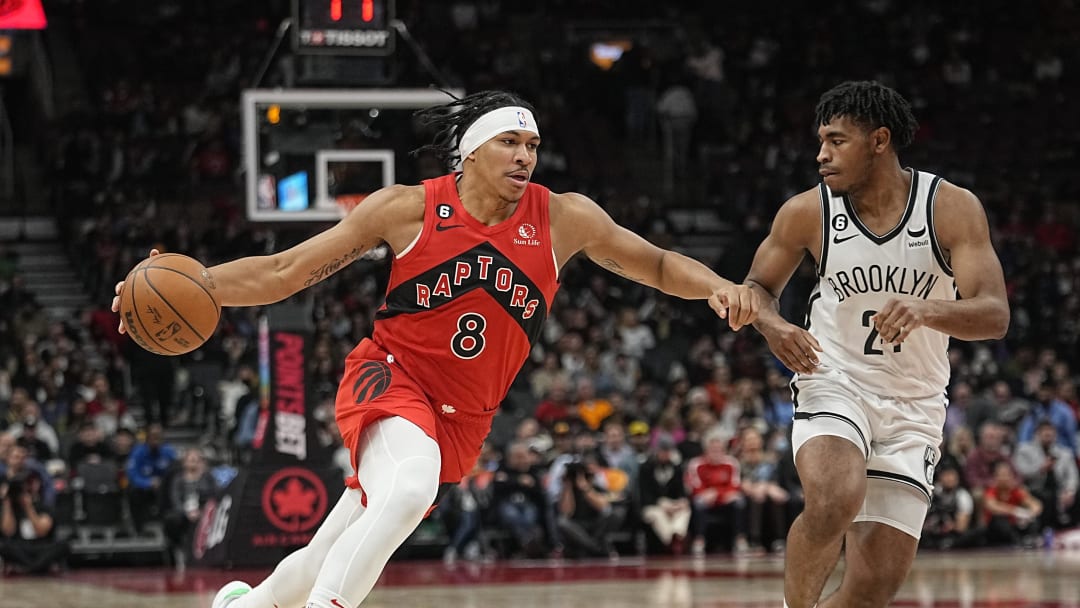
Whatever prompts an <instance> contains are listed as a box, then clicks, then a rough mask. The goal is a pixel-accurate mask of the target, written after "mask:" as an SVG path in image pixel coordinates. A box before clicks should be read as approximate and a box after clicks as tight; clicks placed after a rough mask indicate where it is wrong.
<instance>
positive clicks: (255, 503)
mask: <svg viewBox="0 0 1080 608" xmlns="http://www.w3.org/2000/svg"><path fill="white" fill-rule="evenodd" d="M343 489H344V484H343V483H342V475H341V471H339V470H337V469H335V468H331V467H324V468H320V469H316V468H309V467H306V466H287V467H280V468H279V467H274V468H271V467H253V468H250V469H248V470H245V471H242V472H241V473H240V474H239V475H237V477H236V478H235V479H233V481H232V483H230V484H229V485H228V486H227V487H226V488H225V489H224V490H223V491H222V492H221V493H220V494H219V495H218V496H217V497H216V498H214V499H212V500H211V501H209V502H208V503H207V505H206V507H205V508H204V509H203V513H202V517H201V518H200V519H199V522H198V525H197V526H196V528H195V534H194V535H193V538H192V546H191V556H192V558H193V559H194V560H195V563H197V564H200V565H204V566H229V567H231V566H268V565H273V564H275V563H277V562H278V561H280V560H281V558H282V557H284V556H286V555H288V554H289V553H291V552H292V551H294V550H296V549H298V548H300V547H302V546H304V545H306V544H307V543H308V542H310V541H311V537H312V536H314V535H315V531H316V530H318V529H319V526H320V525H321V524H322V522H323V520H325V519H326V515H327V514H328V513H329V512H330V509H331V508H332V507H333V506H334V503H335V502H337V499H338V498H339V497H340V495H341V493H342V491H343Z"/></svg>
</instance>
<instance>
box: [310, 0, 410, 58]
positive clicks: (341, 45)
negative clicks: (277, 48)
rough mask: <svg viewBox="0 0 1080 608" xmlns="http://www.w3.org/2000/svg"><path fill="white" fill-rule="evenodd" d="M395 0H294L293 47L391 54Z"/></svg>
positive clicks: (338, 51) (321, 52)
mask: <svg viewBox="0 0 1080 608" xmlns="http://www.w3.org/2000/svg"><path fill="white" fill-rule="evenodd" d="M393 19H394V0H293V25H294V27H293V50H295V51H296V52H297V53H320V54H327V55H381V56H385V55H391V54H393V52H394V29H393V27H391V22H392V21H393Z"/></svg>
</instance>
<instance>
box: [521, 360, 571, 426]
mask: <svg viewBox="0 0 1080 608" xmlns="http://www.w3.org/2000/svg"><path fill="white" fill-rule="evenodd" d="M556 382H562V387H563V390H564V391H565V390H566V389H567V388H568V387H569V386H570V378H569V377H568V376H567V375H566V372H565V371H563V369H562V367H561V366H560V365H559V355H558V353H556V352H555V351H548V352H547V353H545V354H544V362H543V363H542V364H541V365H540V367H539V368H537V369H536V370H534V371H533V372H532V373H531V374H529V385H530V387H531V388H532V394H533V397H535V398H537V399H544V398H548V397H549V396H550V395H551V391H552V388H553V387H554V386H555V384H556ZM541 422H542V421H541Z"/></svg>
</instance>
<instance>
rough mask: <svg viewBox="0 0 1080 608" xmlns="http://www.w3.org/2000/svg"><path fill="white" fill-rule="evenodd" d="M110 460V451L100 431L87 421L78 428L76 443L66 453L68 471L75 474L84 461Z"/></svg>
mask: <svg viewBox="0 0 1080 608" xmlns="http://www.w3.org/2000/svg"><path fill="white" fill-rule="evenodd" d="M111 458H112V451H111V450H110V449H109V445H108V444H107V443H105V437H104V436H103V435H102V433H101V430H100V429H98V428H97V427H96V426H94V423H93V422H90V421H89V420H87V421H84V422H83V423H82V424H81V425H80V426H79V431H78V434H77V436H76V441H75V443H73V444H72V445H71V448H70V450H69V451H68V459H67V463H68V471H71V472H75V471H77V470H78V468H79V465H80V464H82V463H83V462H84V461H88V462H102V461H105V460H109V459H111Z"/></svg>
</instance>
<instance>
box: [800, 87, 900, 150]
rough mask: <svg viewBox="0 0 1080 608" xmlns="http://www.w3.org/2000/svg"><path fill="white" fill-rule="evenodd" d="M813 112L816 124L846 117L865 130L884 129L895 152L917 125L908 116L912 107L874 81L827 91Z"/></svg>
mask: <svg viewBox="0 0 1080 608" xmlns="http://www.w3.org/2000/svg"><path fill="white" fill-rule="evenodd" d="M815 111H816V112H817V124H819V125H824V124H828V123H829V121H831V120H832V119H833V118H837V117H840V116H847V117H848V118H849V119H850V120H851V121H852V122H854V123H855V124H857V125H859V126H861V127H866V128H868V129H877V128H878V127H886V128H888V129H889V131H890V132H891V133H892V145H893V149H895V150H901V149H903V148H906V147H907V146H908V144H910V143H911V140H912V139H914V138H915V130H916V129H917V128H918V126H919V123H918V122H916V121H915V116H914V115H913V114H912V113H911V104H909V103H908V102H907V100H906V99H904V98H903V97H902V96H901V95H900V94H899V93H897V92H896V91H894V90H892V89H890V88H889V87H887V86H885V85H883V84H881V83H880V82H877V81H873V80H859V81H848V82H845V83H843V84H839V85H837V86H835V87H833V88H831V89H829V90H828V91H826V92H825V94H823V95H822V96H821V99H819V100H818V104H817V108H816V109H815Z"/></svg>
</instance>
